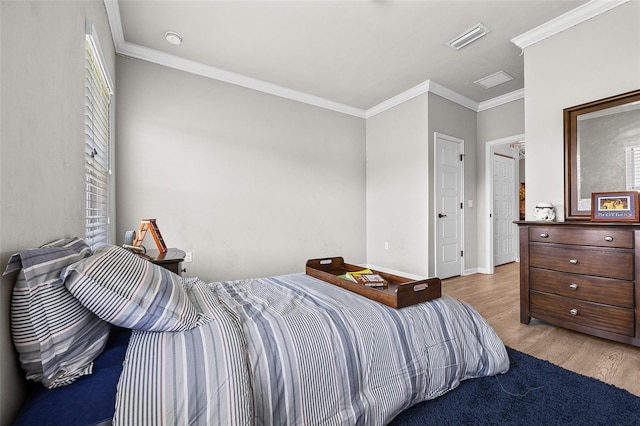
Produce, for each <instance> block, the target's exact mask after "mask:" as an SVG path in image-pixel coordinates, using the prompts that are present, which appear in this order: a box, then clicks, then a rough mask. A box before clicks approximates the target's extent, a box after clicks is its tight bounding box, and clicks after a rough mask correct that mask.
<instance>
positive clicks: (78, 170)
mask: <svg viewBox="0 0 640 426" xmlns="http://www.w3.org/2000/svg"><path fill="white" fill-rule="evenodd" d="M0 15H1V17H0V19H1V25H0V42H1V45H0V47H1V49H0V50H1V51H2V64H1V72H0V74H1V75H2V81H1V86H0V87H1V88H0V90H1V93H2V96H1V97H0V99H1V100H0V102H1V104H0V110H1V112H0V120H1V121H0V149H1V156H0V194H1V196H2V198H1V200H0V235H1V236H2V237H1V238H0V265H2V269H3V270H4V267H5V265H6V263H7V260H8V259H9V256H10V255H11V254H12V253H15V252H17V251H20V250H22V249H26V248H30V247H37V246H40V245H42V244H44V243H46V242H48V241H50V240H53V239H56V238H59V237H62V236H76V235H78V236H84V200H85V196H84V184H83V182H84V43H85V23H86V21H90V22H93V23H94V25H95V26H96V29H97V32H98V35H99V38H100V42H101V45H102V49H103V51H104V52H103V53H104V56H105V59H106V60H107V66H108V67H109V69H110V72H111V76H112V77H113V76H114V75H115V54H114V49H113V44H112V41H111V33H110V31H109V29H108V24H107V18H106V12H105V10H104V4H103V3H102V1H98V0H96V1H77V2H71V1H67V2H45V1H43V2H30V1H20V2H13V1H2V2H0ZM112 223H113V221H112ZM14 280H15V275H13V276H8V277H2V288H1V292H0V310H1V311H0V315H1V317H2V319H1V320H0V342H1V343H0V364H1V365H2V368H1V369H0V381H1V382H2V386H0V424H7V423H9V422H10V421H11V419H12V418H13V416H14V415H15V413H16V410H17V408H18V406H19V404H20V403H21V399H22V398H23V396H24V390H25V389H24V382H23V375H22V372H21V370H20V368H19V367H18V366H17V359H16V356H15V351H14V348H13V345H12V344H11V343H10V342H11V336H10V329H9V306H10V297H11V289H12V286H13V281H14ZM14 366H15V367H14Z"/></svg>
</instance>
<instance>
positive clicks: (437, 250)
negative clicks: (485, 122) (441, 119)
mask: <svg viewBox="0 0 640 426" xmlns="http://www.w3.org/2000/svg"><path fill="white" fill-rule="evenodd" d="M439 138H440V139H446V140H448V141H449V142H453V143H457V144H459V145H460V155H461V156H462V161H461V162H460V163H461V165H460V194H459V196H460V202H461V203H462V205H463V208H461V209H460V224H459V231H460V250H462V252H464V250H465V245H464V139H460V138H456V137H455V136H450V135H447V134H445V133H441V132H433V209H432V211H431V215H432V217H433V224H434V227H433V234H434V240H433V254H434V256H433V260H434V264H433V270H434V274H435V276H438V256H439V255H440V247H439V245H438V243H439V240H440V237H439V235H438V222H437V220H436V215H437V214H438V212H437V210H438V190H437V188H436V186H435V183H436V181H437V178H436V177H437V175H438V172H439V170H438V164H437V161H436V159H437V158H438V156H437V150H438V139H439ZM464 271H465V262H464V256H460V275H461V276H462V275H464Z"/></svg>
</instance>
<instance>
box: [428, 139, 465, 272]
mask: <svg viewBox="0 0 640 426" xmlns="http://www.w3.org/2000/svg"><path fill="white" fill-rule="evenodd" d="M434 141H435V143H434V147H435V148H434V149H435V168H434V169H435V195H434V197H435V203H434V205H435V212H434V214H435V258H436V262H435V267H436V270H435V275H436V276H437V277H439V278H442V279H444V278H449V277H453V276H458V275H462V271H463V262H462V256H463V251H464V248H463V241H464V238H463V224H464V218H463V213H464V209H463V208H462V200H463V194H464V192H463V190H464V188H463V182H464V167H463V161H462V160H463V158H464V141H463V140H462V139H458V138H454V137H452V136H447V135H444V134H442V133H437V132H436V133H435V134H434Z"/></svg>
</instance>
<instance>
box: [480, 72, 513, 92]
mask: <svg viewBox="0 0 640 426" xmlns="http://www.w3.org/2000/svg"><path fill="white" fill-rule="evenodd" d="M510 80H513V77H512V76H510V75H509V74H507V73H506V72H504V71H502V70H500V71H498V72H496V73H493V74H491V75H488V76H486V77H484V78H481V79H480V80H476V81H474V83H476V84H479V85H480V86H482V87H484V88H485V89H491V88H492V87H496V86H497V85H498V84H502V83H506V82H507V81H510Z"/></svg>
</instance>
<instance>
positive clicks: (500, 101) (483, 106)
mask: <svg viewBox="0 0 640 426" xmlns="http://www.w3.org/2000/svg"><path fill="white" fill-rule="evenodd" d="M523 98H524V89H518V90H514V91H513V92H509V93H505V94H504V95H502V96H498V97H495V98H493V99H489V100H487V101H484V102H480V104H478V109H477V112H480V111H485V110H488V109H491V108H495V107H497V106H500V105H504V104H508V103H509V102H513V101H517V100H518V99H523Z"/></svg>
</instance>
